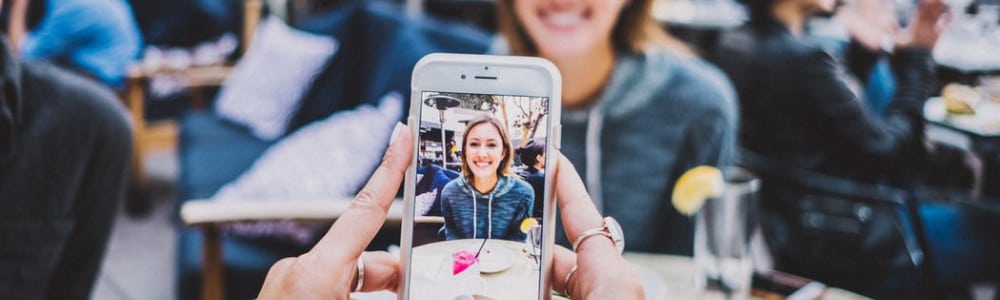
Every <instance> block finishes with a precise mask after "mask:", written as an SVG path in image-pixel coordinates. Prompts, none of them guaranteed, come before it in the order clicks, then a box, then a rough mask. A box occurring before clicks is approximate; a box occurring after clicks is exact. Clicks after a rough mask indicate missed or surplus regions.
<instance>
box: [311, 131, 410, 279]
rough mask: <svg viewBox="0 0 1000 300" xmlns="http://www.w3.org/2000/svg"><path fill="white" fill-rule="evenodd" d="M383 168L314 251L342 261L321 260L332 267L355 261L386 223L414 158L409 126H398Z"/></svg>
mask: <svg viewBox="0 0 1000 300" xmlns="http://www.w3.org/2000/svg"><path fill="white" fill-rule="evenodd" d="M390 141H391V143H390V145H389V148H388V149H387V150H386V152H385V156H383V158H382V164H381V165H379V167H378V169H376V170H375V173H374V174H373V175H372V177H371V179H369V180H368V184H366V185H365V187H364V188H363V189H361V192H359V193H358V195H357V196H355V197H354V201H352V202H351V206H350V208H348V209H347V211H345V212H344V213H343V214H342V215H341V216H340V218H338V219H337V222H336V223H334V224H333V226H332V227H330V230H329V231H327V233H326V235H325V236H324V237H323V238H322V239H321V240H320V241H319V242H318V243H317V244H316V246H315V247H313V251H312V252H315V253H317V254H318V255H321V256H325V257H329V256H334V257H337V258H339V259H325V260H322V261H324V262H327V263H331V264H338V263H342V262H344V261H352V262H353V261H354V260H355V259H356V258H357V257H358V255H361V252H362V251H364V250H365V248H366V247H367V246H368V243H369V242H371V240H372V238H373V237H374V236H375V234H376V233H378V230H379V228H381V227H382V224H383V223H385V217H386V214H387V212H388V211H389V207H390V206H391V205H392V200H393V199H394V198H395V197H396V191H398V190H399V185H400V183H401V182H402V181H403V174H404V173H405V172H406V168H408V167H409V165H410V160H411V159H412V155H413V137H412V133H411V131H410V128H409V127H408V126H403V125H402V124H396V128H395V129H393V137H392V139H391V140H390Z"/></svg>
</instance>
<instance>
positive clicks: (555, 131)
mask: <svg viewBox="0 0 1000 300" xmlns="http://www.w3.org/2000/svg"><path fill="white" fill-rule="evenodd" d="M552 145H553V146H555V147H556V150H560V149H562V125H561V124H556V125H555V126H552Z"/></svg>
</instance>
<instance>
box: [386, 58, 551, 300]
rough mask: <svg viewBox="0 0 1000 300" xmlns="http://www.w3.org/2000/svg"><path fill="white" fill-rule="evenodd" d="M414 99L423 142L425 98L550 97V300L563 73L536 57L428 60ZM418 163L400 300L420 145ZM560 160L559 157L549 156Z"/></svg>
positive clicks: (421, 66) (541, 293)
mask: <svg viewBox="0 0 1000 300" xmlns="http://www.w3.org/2000/svg"><path fill="white" fill-rule="evenodd" d="M410 88H411V95H410V103H411V104H410V112H409V113H410V114H409V118H408V119H407V122H408V124H409V125H410V129H411V133H412V136H414V137H417V136H419V116H420V105H421V104H420V102H421V100H422V95H423V93H424V92H449V93H470V94H490V95H512V96H531V97H548V112H549V114H548V120H547V122H548V124H549V126H547V127H546V128H545V130H546V131H547V132H546V137H547V142H546V149H545V153H546V155H545V165H546V166H547V167H546V172H545V192H544V193H545V199H544V201H545V205H544V216H543V220H547V221H546V222H547V224H549V226H543V227H542V232H543V233H542V240H543V243H542V245H543V248H542V256H541V258H542V261H541V262H542V263H541V267H540V272H539V275H540V277H541V278H540V280H539V287H538V299H550V298H551V290H552V282H551V280H550V277H551V275H550V274H551V266H552V246H553V245H554V243H555V227H556V226H554V225H555V224H554V223H553V222H554V221H548V220H555V212H556V209H555V207H556V205H555V204H556V202H555V195H554V194H553V192H554V190H553V189H552V186H553V185H552V183H553V178H554V176H553V175H554V172H551V170H553V168H552V167H549V166H553V167H554V166H555V165H556V163H557V161H558V157H559V155H558V152H557V151H558V149H559V146H560V143H561V136H560V128H561V126H560V122H559V120H560V107H561V100H562V93H561V90H562V79H561V76H560V74H559V71H558V69H556V67H555V66H554V65H553V64H552V63H550V62H549V61H547V60H544V59H541V58H535V57H518V56H494V55H468V54H442V53H435V54H430V55H427V56H425V57H424V58H422V59H421V60H420V61H419V62H418V63H417V65H416V66H415V67H414V70H413V77H412V81H411V87H410ZM413 144H414V145H413V150H412V163H411V164H410V167H409V168H408V169H407V171H406V174H405V176H406V184H405V185H404V189H405V190H404V192H403V197H404V201H403V202H404V207H403V224H402V235H401V236H400V243H401V245H402V249H401V251H400V256H401V257H400V259H401V263H400V268H401V271H402V274H403V278H401V279H402V280H400V283H399V284H400V287H399V288H398V291H399V294H398V297H397V298H398V299H408V297H409V295H410V290H409V288H410V278H411V276H410V275H411V273H412V272H410V267H409V265H410V259H409V258H410V255H411V252H412V248H413V247H412V243H413V220H414V197H415V192H416V191H415V190H416V161H417V159H418V158H417V151H418V147H419V146H418V143H416V142H414V143H413ZM549 154H556V155H549Z"/></svg>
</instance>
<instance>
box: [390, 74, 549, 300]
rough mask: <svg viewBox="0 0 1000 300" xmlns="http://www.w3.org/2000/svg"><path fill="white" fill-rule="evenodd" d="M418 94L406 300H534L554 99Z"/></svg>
mask: <svg viewBox="0 0 1000 300" xmlns="http://www.w3.org/2000/svg"><path fill="white" fill-rule="evenodd" d="M420 96H421V103H420V104H421V107H420V109H418V110H417V111H418V112H419V116H418V117H416V120H419V121H418V123H419V137H418V140H417V141H418V144H417V146H416V147H417V154H416V159H417V160H418V161H417V165H416V169H415V170H416V173H417V174H416V176H415V177H414V178H416V184H415V197H414V203H413V213H414V215H413V218H412V220H413V224H411V225H412V227H411V228H413V230H412V234H413V235H412V250H411V252H410V260H409V263H410V265H409V272H410V275H409V276H410V288H409V293H410V294H409V299H455V298H456V297H459V296H462V295H479V296H485V297H488V298H492V299H535V298H536V297H537V295H538V291H539V290H538V289H539V287H540V286H542V280H541V279H542V278H541V269H542V268H541V264H542V263H541V262H542V257H543V256H542V248H543V247H542V245H543V237H542V234H543V232H544V231H543V230H542V228H543V227H542V226H549V225H551V224H550V220H544V218H543V216H544V215H545V210H544V208H545V203H546V201H547V199H546V198H547V197H545V195H546V192H545V191H546V189H545V185H546V180H545V174H546V173H548V165H547V164H546V158H547V157H548V155H549V154H548V153H546V151H547V149H548V148H549V147H546V144H547V143H548V142H549V141H548V136H547V135H548V132H549V131H548V130H547V128H549V122H550V120H549V112H548V107H549V99H548V98H547V97H530V96H518V95H490V94H469V93H449V92H435V91H423V92H421V93H420Z"/></svg>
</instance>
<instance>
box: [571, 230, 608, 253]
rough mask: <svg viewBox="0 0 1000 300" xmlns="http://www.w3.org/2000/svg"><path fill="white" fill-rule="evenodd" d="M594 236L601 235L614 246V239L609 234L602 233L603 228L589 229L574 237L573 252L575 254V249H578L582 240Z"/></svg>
mask: <svg viewBox="0 0 1000 300" xmlns="http://www.w3.org/2000/svg"><path fill="white" fill-rule="evenodd" d="M595 235H603V236H606V237H608V239H611V243H612V244H614V242H615V238H614V237H612V236H611V234H610V233H608V232H606V231H604V228H591V229H588V230H587V231H584V232H583V233H581V234H580V236H578V237H576V241H574V242H573V252H576V251H577V249H579V248H580V244H582V243H583V241H584V240H586V239H588V238H590V237H592V236H595Z"/></svg>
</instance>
